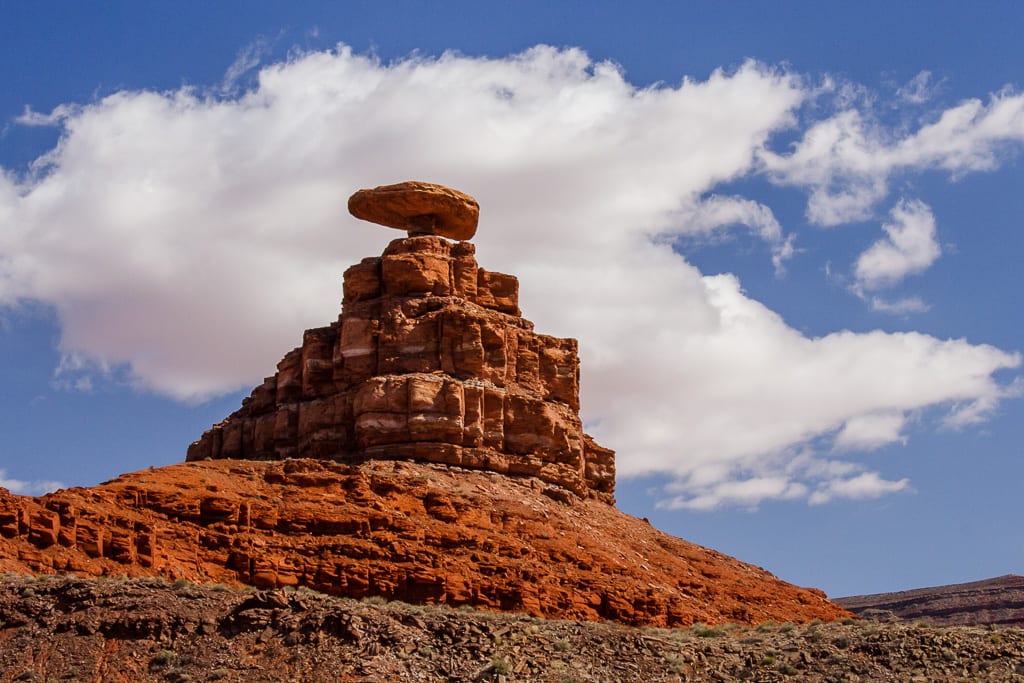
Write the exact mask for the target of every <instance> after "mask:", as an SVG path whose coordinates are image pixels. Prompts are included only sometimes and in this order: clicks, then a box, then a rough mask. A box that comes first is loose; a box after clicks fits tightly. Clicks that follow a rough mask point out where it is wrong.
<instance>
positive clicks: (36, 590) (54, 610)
mask: <svg viewBox="0 0 1024 683" xmlns="http://www.w3.org/2000/svg"><path fill="white" fill-rule="evenodd" d="M0 680H2V681H40V682H41V681H97V682H99V681H109V682H111V683H113V682H124V683H128V682H131V683H145V682H149V681H153V682H156V681H160V682H166V681H178V682H182V683H183V682H185V681H196V682H198V681H245V682H247V683H260V682H271V681H275V682H276V681H341V682H347V681H352V682H355V681H362V682H363V683H369V682H371V681H377V682H381V683H383V682H385V681H386V682H388V683H391V682H395V681H440V680H446V681H509V682H511V681H552V682H559V683H566V682H569V681H577V682H583V681H742V680H750V681H790V680H797V681H820V682H824V681H830V682H831V681H864V682H866V681H899V682H901V683H902V682H922V683H923V682H926V681H927V682H943V681H998V682H999V683H1015V682H1019V681H1024V631H1022V630H1021V629H1017V628H1006V627H991V628H969V627H947V628H929V627H925V626H923V625H920V624H918V625H911V624H903V623H893V624H880V623H874V622H858V621H857V620H853V619H847V620H842V621H836V622H832V623H825V624H818V623H814V624H809V625H805V626H794V625H793V624H778V623H763V624H760V625H758V626H756V627H737V626H735V625H722V626H719V627H707V626H704V625H695V626H693V627H691V628H688V629H677V630H669V629H660V628H641V629H636V628H629V627H624V626H620V625H616V624H613V623H590V622H579V621H548V620H544V619H538V618H536V617H530V616H528V615H524V614H508V613H504V614H499V613H492V612H480V611H476V610H472V609H470V610H465V609H458V610H453V609H450V608H447V607H422V606H414V605H409V604H406V603H398V602H391V603H384V602H383V601H379V600H364V601H356V600H351V599H340V598H332V597H329V596H326V595H322V594H319V593H313V592H309V591H306V590H284V589H278V590H249V591H245V590H233V589H229V588H226V587H224V586H196V585H193V584H190V583H188V582H186V581H179V582H176V583H174V584H168V583H166V582H165V581H163V580H160V579H107V580H98V579H92V580H83V579H74V578H68V577H59V578H58V577H39V578H38V579H36V578H30V577H9V576H8V577H5V578H4V579H3V581H2V582H0Z"/></svg>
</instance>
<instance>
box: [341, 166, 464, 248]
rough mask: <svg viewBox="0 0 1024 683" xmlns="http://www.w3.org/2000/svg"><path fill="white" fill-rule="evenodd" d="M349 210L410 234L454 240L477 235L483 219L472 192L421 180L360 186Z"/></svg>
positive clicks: (356, 214)
mask: <svg viewBox="0 0 1024 683" xmlns="http://www.w3.org/2000/svg"><path fill="white" fill-rule="evenodd" d="M348 210H349V212H350V213H351V214H352V215H353V216H355V217H356V218H361V219H363V220H365V221H370V222H371V223H378V224H380V225H385V226H387V227H389V228H397V229H399V230H406V231H408V233H409V236H410V237H412V236H417V235H439V236H441V237H448V238H449V239H453V240H468V239H470V238H471V237H473V235H474V234H476V226H477V222H478V221H479V219H480V206H479V204H477V202H476V200H475V199H473V198H472V197H470V196H469V195H468V194H464V193H462V192H459V191H458V190H453V189H451V188H450V187H444V186H443V185H434V184H432V183H421V182H418V181H408V182H404V183H398V184H397V185H382V186H380V187H375V188H373V189H370V190H359V191H358V192H356V193H355V194H353V195H352V196H351V197H349V200H348Z"/></svg>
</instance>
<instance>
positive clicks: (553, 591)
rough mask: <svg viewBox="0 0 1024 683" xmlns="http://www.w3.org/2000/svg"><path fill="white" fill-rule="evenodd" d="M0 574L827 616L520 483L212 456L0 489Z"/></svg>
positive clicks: (686, 614)
mask: <svg viewBox="0 0 1024 683" xmlns="http://www.w3.org/2000/svg"><path fill="white" fill-rule="evenodd" d="M0 571H10V572H32V573H44V574H51V573H68V572H74V573H76V574H80V575H85V576H90V575H91V576H103V575H107V576H116V575H128V576H162V577H167V578H168V579H188V580H190V581H195V582H207V583H224V584H230V585H236V584H249V585H254V586H258V587H264V588H274V587H287V586H306V587H309V588H312V589H315V590H317V591H322V592H324V593H333V594H336V595H346V596H350V597H363V596H384V597H386V598H393V599H401V600H405V601H408V602H416V603H426V604H431V603H443V604H447V605H452V606H455V605H474V606H477V607H481V608H486V609H492V610H505V611H520V612H529V613H530V614H534V615H537V616H545V617H554V618H561V619H581V620H582V619H585V620H601V619H611V620H616V621H620V622H622V623H624V624H634V625H640V624H649V625H658V626H677V625H689V624H692V623H694V622H698V621H700V622H705V623H721V622H739V623H759V622H764V621H776V622H782V621H801V622H806V621H810V620H813V619H824V620H829V619H835V618H838V617H843V616H846V615H848V613H847V612H845V611H844V610H842V609H841V608H839V607H837V606H836V605H834V604H832V603H831V602H829V601H828V600H827V599H826V598H825V596H824V594H822V593H821V592H820V591H815V590H808V589H802V588H797V587H795V586H792V585H790V584H787V583H785V582H783V581H780V580H778V579H777V578H775V577H774V576H772V575H771V574H769V573H768V572H766V571H764V570H763V569H760V568H758V567H754V566H751V565H748V564H744V563H742V562H740V561H738V560H736V559H734V558H731V557H728V556H726V555H723V554H721V553H717V552H715V551H713V550H708V549H706V548H702V547H700V546H697V545H694V544H692V543H688V542H686V541H683V540H680V539H678V538H674V537H672V536H669V535H667V534H664V533H662V532H660V531H658V530H657V529H654V528H653V527H651V525H650V524H648V523H647V522H646V521H644V520H640V519H636V518H634V517H630V516H629V515H626V514H625V513H623V512H621V511H619V510H617V509H616V508H614V507H613V506H611V505H608V504H607V503H604V502H602V501H600V500H597V499H595V498H583V497H579V496H577V495H575V494H572V493H570V492H568V491H566V490H565V489H563V488H562V487H560V486H557V485H553V484H547V483H545V482H542V481H541V480H539V479H537V478H532V477H530V478H527V477H515V478H513V477H508V476H506V475H500V474H494V473H486V472H479V471H472V470H467V469H463V468H453V467H451V466H441V465H432V464H424V463H416V462H396V461H391V462H388V461H369V462H364V463H360V464H355V465H345V464H340V463H334V462H328V461H320V460H310V459H298V460H289V461H271V462H257V461H244V460H211V461H204V462H195V463H182V464H178V465H171V466H168V467H164V468H159V469H154V470H148V471H147V470H144V471H140V472H135V473H132V474H127V475H123V476H121V477H119V478H117V479H115V480H113V481H111V482H107V483H105V484H102V485H100V486H97V487H94V488H75V489H66V490H63V491H58V492H56V493H52V494H48V495H46V496H43V497H41V498H28V497H21V496H14V495H10V494H8V493H7V492H6V491H3V490H0Z"/></svg>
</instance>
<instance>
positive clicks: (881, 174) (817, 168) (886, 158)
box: [758, 89, 1024, 226]
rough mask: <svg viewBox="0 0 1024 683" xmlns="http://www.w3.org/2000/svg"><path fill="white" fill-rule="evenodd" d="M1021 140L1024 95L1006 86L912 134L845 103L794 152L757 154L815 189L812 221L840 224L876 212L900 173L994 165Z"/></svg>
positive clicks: (772, 169)
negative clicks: (896, 175) (890, 181)
mask: <svg viewBox="0 0 1024 683" xmlns="http://www.w3.org/2000/svg"><path fill="white" fill-rule="evenodd" d="M1021 142H1024V95H1019V94H1016V93H1014V92H1013V91H1011V90H1009V89H1007V90H1004V91H1001V92H999V93H995V94H993V95H991V96H990V97H989V101H988V104H983V103H982V102H981V100H978V99H969V100H965V101H964V102H961V103H960V104H959V105H957V106H955V107H953V108H950V109H947V110H945V111H943V112H942V114H941V115H940V116H939V117H938V118H937V120H935V121H934V122H932V123H929V124H926V125H922V126H920V127H919V128H918V129H917V130H916V131H914V132H910V133H907V134H906V135H900V134H898V133H897V132H894V131H891V130H888V129H886V128H885V127H884V126H883V125H882V124H880V123H879V122H877V121H876V120H875V119H874V118H872V117H871V116H870V115H869V113H867V112H862V111H860V110H858V109H844V110H843V111H840V112H839V113H837V114H836V115H834V116H831V117H829V118H827V119H825V120H822V121H817V122H814V123H813V124H812V125H810V126H809V127H808V128H807V130H806V132H804V134H803V137H802V138H801V139H800V141H799V142H797V143H796V144H795V145H794V146H793V148H792V151H791V152H790V153H789V154H779V153H777V152H774V151H771V150H760V151H759V153H758V156H759V159H760V160H761V163H762V164H763V166H764V169H765V171H766V172H767V173H768V174H769V177H770V178H772V179H773V180H774V181H775V182H777V183H779V184H780V185H792V186H798V187H804V188H807V189H808V190H810V192H811V195H810V198H809V200H808V204H807V217H808V219H809V220H810V221H812V222H814V223H817V224H819V225H823V226H834V225H839V224H841V223H846V222H850V221H857V220H865V219H867V218H870V217H871V213H872V209H873V207H874V205H875V204H876V203H877V202H878V201H879V200H881V199H883V198H884V197H885V196H886V195H887V194H888V183H889V178H890V176H892V175H893V174H895V173H898V172H910V171H920V170H926V169H942V170H946V171H949V172H950V173H951V174H953V176H954V178H955V177H959V176H961V175H963V174H965V173H968V172H972V171H988V170H992V169H994V168H996V167H997V166H998V164H999V160H1000V159H1001V158H1002V157H1005V156H1007V155H1009V154H1011V153H1013V152H1016V151H1018V150H1019V147H1020V143H1021Z"/></svg>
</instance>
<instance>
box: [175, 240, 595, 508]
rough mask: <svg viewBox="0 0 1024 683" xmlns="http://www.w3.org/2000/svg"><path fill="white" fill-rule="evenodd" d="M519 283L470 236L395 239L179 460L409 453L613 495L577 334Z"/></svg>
mask: <svg viewBox="0 0 1024 683" xmlns="http://www.w3.org/2000/svg"><path fill="white" fill-rule="evenodd" d="M518 294H519V283H518V281H517V280H516V278H514V277H512V276H510V275H504V274H501V273H493V272H489V271H486V270H484V269H483V268H480V267H479V266H478V265H477V262H476V259H475V258H474V248H473V245H472V244H469V243H468V242H460V243H452V242H449V241H448V240H445V239H442V238H440V237H436V236H423V237H410V238H406V239H398V240H395V241H393V242H392V243H391V244H390V245H389V246H388V247H387V249H386V250H385V251H384V254H383V256H381V257H379V258H367V259H363V261H362V262H361V263H359V264H357V265H355V266H352V267H351V268H349V269H348V270H347V271H345V279H344V299H343V309H342V314H341V316H340V318H339V319H338V321H337V322H335V323H332V324H331V325H329V326H327V327H321V328H317V329H312V330H307V331H306V333H305V335H304V336H303V343H302V346H301V347H299V348H297V349H295V350H293V351H291V352H290V353H288V354H287V355H286V356H285V357H284V359H283V360H282V361H281V362H280V363H279V364H278V366H277V374H275V375H274V376H272V377H268V378H267V379H266V380H265V381H264V382H263V384H262V385H260V386H259V387H257V388H256V389H255V390H253V392H252V395H251V396H250V397H249V398H247V399H246V400H245V401H244V402H243V404H242V408H241V409H240V410H238V411H237V412H235V413H233V414H232V415H230V416H229V417H228V418H227V419H226V420H224V421H223V422H221V423H220V424H218V425H215V426H214V427H213V428H212V429H211V430H210V431H208V432H207V433H206V434H204V435H203V437H202V438H201V439H200V440H199V441H197V442H196V443H194V444H193V445H192V446H191V447H190V448H189V449H188V460H204V459H206V458H214V459H216V458H246V459H253V460H272V459H283V458H288V457H304V458H322V459H327V460H335V461H339V462H357V461H362V460H369V459H403V460H417V461H424V462H437V463H443V464H448V465H457V466H460V467H465V468H470V469H481V470H488V471H491V472H499V473H502V474H510V475H516V476H532V477H537V478H539V479H540V480H541V481H544V482H547V483H551V484H557V485H559V486H562V487H564V488H567V489H569V490H571V491H573V492H574V493H576V494H578V495H591V496H596V497H598V498H600V499H602V500H605V501H607V502H612V500H613V498H612V492H613V490H614V486H615V463H614V453H613V452H612V451H610V450H608V449H606V448H602V447H601V446H599V445H598V444H596V443H595V442H594V441H593V439H591V438H590V437H589V436H587V435H586V434H584V433H583V425H582V423H581V421H580V418H579V358H578V355H577V344H576V340H575V339H559V338H556V337H551V336H548V335H543V334H538V333H536V332H534V330H533V324H532V323H531V322H529V321H528V320H525V319H524V318H522V317H521V316H520V311H519V298H518Z"/></svg>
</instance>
